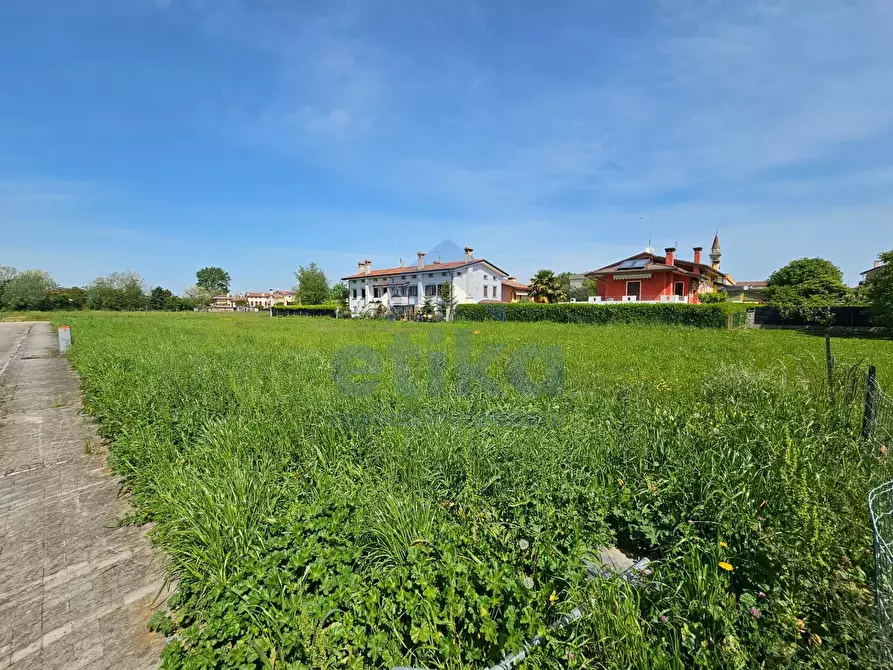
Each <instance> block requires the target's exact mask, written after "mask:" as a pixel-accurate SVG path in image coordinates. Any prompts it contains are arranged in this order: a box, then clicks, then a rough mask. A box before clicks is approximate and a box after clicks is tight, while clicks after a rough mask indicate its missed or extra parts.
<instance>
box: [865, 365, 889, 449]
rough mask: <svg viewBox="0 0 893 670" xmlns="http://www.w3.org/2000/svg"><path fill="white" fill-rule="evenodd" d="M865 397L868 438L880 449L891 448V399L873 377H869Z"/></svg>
mask: <svg viewBox="0 0 893 670" xmlns="http://www.w3.org/2000/svg"><path fill="white" fill-rule="evenodd" d="M867 395H868V398H867V399H866V403H865V405H866V414H867V416H866V421H867V424H868V425H867V433H868V436H869V438H870V439H871V441H872V442H874V443H876V444H877V445H878V446H879V448H881V449H888V448H890V447H893V397H891V396H890V395H888V394H887V393H885V392H884V390H883V389H882V388H881V387H880V385H879V384H878V382H877V378H876V377H874V376H871V377H869V382H868V394H867ZM869 408H870V409H869Z"/></svg>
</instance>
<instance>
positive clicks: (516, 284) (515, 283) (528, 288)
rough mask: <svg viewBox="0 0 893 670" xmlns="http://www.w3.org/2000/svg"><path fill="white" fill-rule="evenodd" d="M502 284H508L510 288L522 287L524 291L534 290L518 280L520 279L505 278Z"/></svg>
mask: <svg viewBox="0 0 893 670" xmlns="http://www.w3.org/2000/svg"><path fill="white" fill-rule="evenodd" d="M502 285H503V286H508V287H509V288H517V289H520V290H522V291H532V290H533V289H531V288H530V287H529V286H528V285H527V284H522V283H521V282H518V281H511V280H508V279H503V280H502Z"/></svg>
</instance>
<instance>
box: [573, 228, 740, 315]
mask: <svg viewBox="0 0 893 670" xmlns="http://www.w3.org/2000/svg"><path fill="white" fill-rule="evenodd" d="M665 251H666V254H665V255H664V256H657V255H655V254H654V251H653V250H652V249H651V248H650V247H649V248H648V249H646V250H645V251H643V252H642V253H640V254H636V255H635V256H630V257H629V258H624V259H623V260H620V261H617V262H616V263H612V264H611V265H607V266H605V267H603V268H599V269H598V270H593V271H592V272H587V273H586V276H587V277H590V278H592V279H597V280H598V296H597V297H591V298H589V300H590V302H688V303H698V302H699V300H698V296H699V295H701V294H703V293H713V292H715V291H716V290H717V289H718V288H719V287H720V286H733V285H734V284H735V282H734V281H733V280H732V278H731V277H729V276H728V275H726V274H724V273H723V272H721V271H720V269H719V260H720V257H721V256H722V251H721V250H720V247H719V235H717V236H716V237H715V238H714V239H713V247H712V248H711V250H710V264H709V265H707V264H705V263H702V262H701V252H702V251H703V247H695V248H694V260H693V261H685V260H681V259H679V258H676V249H675V248H673V247H668V248H667V249H666V250H665Z"/></svg>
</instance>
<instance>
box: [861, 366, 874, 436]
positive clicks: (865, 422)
mask: <svg viewBox="0 0 893 670" xmlns="http://www.w3.org/2000/svg"><path fill="white" fill-rule="evenodd" d="M876 375H877V368H876V367H875V366H873V365H871V366H869V368H868V384H867V388H866V389H865V413H864V414H863V415H862V439H863V440H867V439H868V436H869V435H870V434H871V425H872V424H873V423H874V385H875V381H874V378H875V376H876Z"/></svg>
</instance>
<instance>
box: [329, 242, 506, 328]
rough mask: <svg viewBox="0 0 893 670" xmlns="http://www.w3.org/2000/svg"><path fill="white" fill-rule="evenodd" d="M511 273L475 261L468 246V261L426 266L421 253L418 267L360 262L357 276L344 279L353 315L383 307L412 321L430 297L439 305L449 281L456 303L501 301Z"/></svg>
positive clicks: (482, 260) (437, 262)
mask: <svg viewBox="0 0 893 670" xmlns="http://www.w3.org/2000/svg"><path fill="white" fill-rule="evenodd" d="M507 278H508V273H506V272H505V271H503V270H501V269H499V268H498V267H496V266H495V265H493V264H492V263H490V262H489V261H487V260H485V259H483V258H474V249H472V248H471V247H465V259H464V260H461V261H450V262H446V263H441V262H439V261H434V262H433V263H428V264H426V263H425V254H424V253H422V252H421V251H420V252H419V253H418V262H417V263H416V265H415V266H410V267H406V266H400V267H396V268H386V269H383V270H373V269H372V261H369V260H365V261H360V262H359V263H357V273H356V274H353V275H350V276H348V277H342V279H343V280H344V281H345V282H347V288H348V291H349V293H348V299H349V305H350V312H351V314H353V315H354V316H359V315H361V314H364V313H369V312H373V311H377V310H378V309H379V308H380V306H381V307H383V308H384V309H388V310H390V311H391V313H393V314H395V315H398V316H405V317H407V318H411V317H412V316H414V315H415V313H416V311H417V310H418V309H419V308H420V307H421V306H422V305H423V304H424V302H425V298H426V297H429V298H430V299H431V302H432V303H433V304H434V305H438V304H439V303H440V286H442V285H443V283H444V282H449V283H450V284H451V285H452V289H453V304H454V305H461V304H462V303H471V302H483V301H500V300H501V299H502V282H503V281H504V280H505V279H507Z"/></svg>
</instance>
